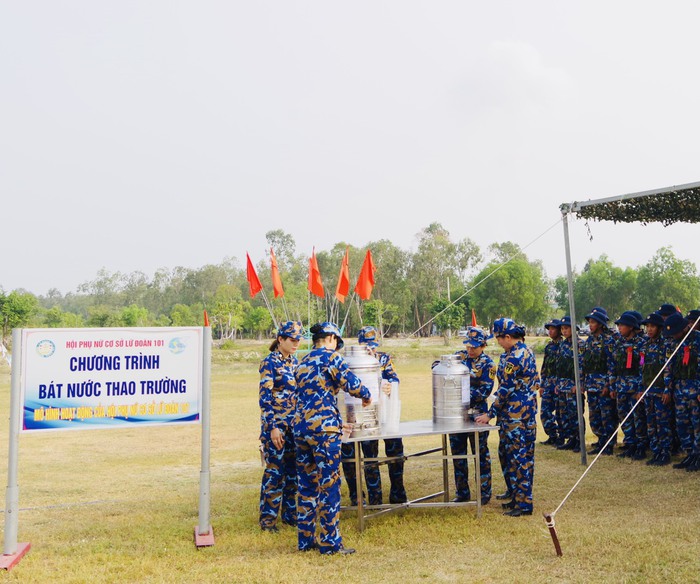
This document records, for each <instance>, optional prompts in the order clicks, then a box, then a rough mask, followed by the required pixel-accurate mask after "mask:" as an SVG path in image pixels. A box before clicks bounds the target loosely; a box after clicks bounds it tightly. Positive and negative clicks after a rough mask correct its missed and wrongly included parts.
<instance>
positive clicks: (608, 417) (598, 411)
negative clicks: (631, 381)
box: [584, 374, 617, 446]
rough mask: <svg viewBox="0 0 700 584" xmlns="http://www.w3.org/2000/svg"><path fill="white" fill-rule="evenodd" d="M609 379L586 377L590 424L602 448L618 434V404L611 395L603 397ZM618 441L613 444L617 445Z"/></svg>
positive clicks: (590, 375)
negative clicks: (609, 439) (611, 437)
mask: <svg viewBox="0 0 700 584" xmlns="http://www.w3.org/2000/svg"><path fill="white" fill-rule="evenodd" d="M606 383H607V377H602V376H597V375H593V374H588V375H586V377H585V381H584V387H585V388H586V400H587V401H588V422H589V423H590V425H591V431H592V432H593V434H595V436H596V438H598V442H599V443H600V445H601V446H602V445H603V444H605V443H606V442H607V440H608V438H610V436H612V435H613V434H615V433H616V432H617V404H616V403H615V400H614V399H613V398H611V397H610V395H603V388H604V387H605V385H606ZM616 442H617V440H613V441H612V442H611V444H612V445H615V443H616Z"/></svg>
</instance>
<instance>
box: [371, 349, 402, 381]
mask: <svg viewBox="0 0 700 584" xmlns="http://www.w3.org/2000/svg"><path fill="white" fill-rule="evenodd" d="M375 354H376V356H377V359H378V360H379V364H380V365H381V366H382V379H384V380H385V381H398V380H399V376H398V375H397V374H396V370H395V369H394V363H393V362H392V360H391V355H389V353H383V352H381V351H376V352H375Z"/></svg>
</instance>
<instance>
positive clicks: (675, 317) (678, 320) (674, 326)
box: [664, 312, 688, 337]
mask: <svg viewBox="0 0 700 584" xmlns="http://www.w3.org/2000/svg"><path fill="white" fill-rule="evenodd" d="M687 326H688V321H687V320H686V319H685V318H683V315H682V314H681V313H680V312H674V313H673V314H672V315H671V316H669V317H668V318H667V319H666V321H665V322H664V336H665V337H672V336H673V335H677V334H678V333H682V332H683V331H684V330H685V327H687Z"/></svg>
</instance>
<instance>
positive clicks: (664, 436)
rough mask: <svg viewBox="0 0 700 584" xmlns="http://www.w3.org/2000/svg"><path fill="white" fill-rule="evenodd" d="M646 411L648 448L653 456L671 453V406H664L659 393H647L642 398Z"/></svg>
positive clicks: (661, 395)
mask: <svg viewBox="0 0 700 584" xmlns="http://www.w3.org/2000/svg"><path fill="white" fill-rule="evenodd" d="M644 400H645V402H646V410H647V435H648V436H649V446H650V447H651V451H652V452H653V453H654V454H669V453H670V452H671V418H673V409H672V405H671V404H664V402H663V394H662V393H661V392H654V393H652V392H651V391H649V392H648V393H647V395H646V397H645V398H644Z"/></svg>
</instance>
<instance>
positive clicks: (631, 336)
mask: <svg viewBox="0 0 700 584" xmlns="http://www.w3.org/2000/svg"><path fill="white" fill-rule="evenodd" d="M615 324H616V325H617V328H618V331H619V333H620V336H619V337H618V339H617V343H616V345H615V350H614V353H613V355H614V358H615V373H614V378H613V381H612V384H611V385H612V388H613V391H614V393H613V396H614V397H615V399H617V415H618V418H619V419H620V421H621V422H622V434H623V436H624V442H623V445H622V452H621V453H620V454H618V456H619V457H620V458H624V457H629V458H632V459H634V460H643V459H644V458H646V449H647V442H648V438H647V429H646V415H645V414H644V411H645V410H644V409H643V402H642V403H639V405H637V407H636V409H635V411H634V413H633V414H632V416H630V417H629V418H627V421H624V419H625V417H626V416H627V414H628V413H629V412H630V410H631V409H632V407H633V406H634V404H635V403H636V402H637V401H639V399H640V397H641V395H642V391H643V388H642V368H641V366H640V359H641V354H642V345H643V343H644V338H643V336H642V335H641V334H639V330H638V329H639V321H637V318H636V317H635V316H634V315H633V314H630V313H629V312H623V313H622V315H620V318H619V319H618V320H616V321H615Z"/></svg>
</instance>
